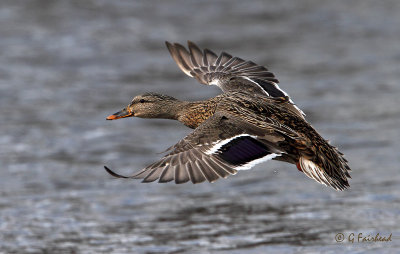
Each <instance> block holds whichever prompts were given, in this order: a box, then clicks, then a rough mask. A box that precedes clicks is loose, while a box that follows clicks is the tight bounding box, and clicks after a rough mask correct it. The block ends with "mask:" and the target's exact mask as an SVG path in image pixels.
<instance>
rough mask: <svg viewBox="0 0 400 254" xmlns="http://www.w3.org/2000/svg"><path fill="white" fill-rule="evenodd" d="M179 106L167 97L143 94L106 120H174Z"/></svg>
mask: <svg viewBox="0 0 400 254" xmlns="http://www.w3.org/2000/svg"><path fill="white" fill-rule="evenodd" d="M179 104H180V101H178V100H177V99H175V98H173V97H171V96H168V95H163V94H156V93H145V94H142V95H138V96H136V97H135V98H133V100H132V102H131V103H130V104H129V105H128V106H126V107H125V108H123V109H122V110H121V111H118V112H117V113H114V114H112V115H110V116H108V117H107V118H106V119H107V120H116V119H120V118H126V117H131V116H134V117H141V118H168V119H174V118H175V115H176V111H177V110H178V108H179Z"/></svg>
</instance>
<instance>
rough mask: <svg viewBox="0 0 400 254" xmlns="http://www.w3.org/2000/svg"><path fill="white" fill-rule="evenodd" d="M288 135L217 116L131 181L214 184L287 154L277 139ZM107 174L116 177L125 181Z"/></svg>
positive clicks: (230, 117) (283, 130) (227, 115)
mask: <svg viewBox="0 0 400 254" xmlns="http://www.w3.org/2000/svg"><path fill="white" fill-rule="evenodd" d="M287 131H290V130H286V129H280V130H277V132H275V128H273V127H271V129H270V131H268V128H267V129H265V128H259V127H256V126H253V125H251V124H248V123H246V122H244V121H242V120H240V119H238V118H236V117H234V116H231V115H229V114H223V113H216V114H215V115H214V116H212V117H210V118H209V119H208V120H206V121H205V122H204V123H203V124H201V125H200V126H199V127H198V128H197V129H195V130H194V131H193V132H192V133H191V134H189V135H188V136H186V137H185V138H183V139H182V140H180V141H179V142H178V143H177V144H176V145H174V146H172V147H171V148H169V149H168V150H167V151H169V153H168V154H167V155H166V156H164V157H163V158H161V160H159V161H157V162H155V163H153V164H151V165H149V166H148V167H146V168H144V169H143V170H141V171H139V172H138V173H136V174H134V175H133V176H131V177H129V178H138V179H143V182H152V181H155V180H157V179H159V182H169V181H172V180H175V183H184V182H188V181H191V182H192V183H201V182H203V181H205V180H208V181H209V182H214V181H216V180H217V179H219V178H221V177H222V178H226V177H228V176H229V175H233V174H236V172H237V170H241V169H250V168H251V167H253V166H254V165H256V164H258V163H260V162H263V161H266V160H270V159H273V158H275V157H277V156H280V155H281V154H282V153H283V151H281V150H280V149H279V147H278V146H277V145H276V143H275V141H276V137H278V136H280V135H279V132H287ZM266 132H268V133H269V134H267V135H268V136H267V135H266V134H265V133H266ZM290 135H291V136H293V135H294V134H290ZM280 138H281V139H283V138H282V136H280ZM106 170H107V171H108V172H109V173H110V174H112V175H113V176H116V177H124V176H121V175H118V174H116V173H114V172H113V171H111V170H110V169H108V168H106ZM124 178H128V177H124Z"/></svg>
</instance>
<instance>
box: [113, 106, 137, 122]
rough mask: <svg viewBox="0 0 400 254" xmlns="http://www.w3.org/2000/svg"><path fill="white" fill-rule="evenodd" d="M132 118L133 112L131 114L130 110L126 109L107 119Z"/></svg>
mask: <svg viewBox="0 0 400 254" xmlns="http://www.w3.org/2000/svg"><path fill="white" fill-rule="evenodd" d="M130 116H133V112H130V111H129V110H127V109H126V108H124V109H123V110H121V111H118V112H117V113H114V114H112V115H109V116H107V118H106V119H107V120H117V119H120V118H125V117H130Z"/></svg>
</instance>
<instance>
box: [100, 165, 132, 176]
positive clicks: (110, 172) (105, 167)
mask: <svg viewBox="0 0 400 254" xmlns="http://www.w3.org/2000/svg"><path fill="white" fill-rule="evenodd" d="M104 169H105V170H106V171H107V173H109V174H110V175H112V176H113V177H116V178H129V177H128V176H123V175H120V174H117V173H115V172H114V171H112V170H111V169H110V168H108V167H107V166H104Z"/></svg>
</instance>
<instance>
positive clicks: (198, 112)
mask: <svg viewBox="0 0 400 254" xmlns="http://www.w3.org/2000/svg"><path fill="white" fill-rule="evenodd" d="M215 108H216V103H214V102H213V101H210V100H206V101H194V102H187V101H184V102H182V104H181V105H179V106H178V107H176V109H177V112H176V115H175V116H176V118H174V119H176V120H178V121H179V122H181V123H183V124H184V125H186V126H188V127H190V128H193V129H194V128H197V126H199V125H200V124H201V123H202V122H204V121H205V120H207V119H208V118H209V117H210V116H212V115H213V114H214V112H215Z"/></svg>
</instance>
